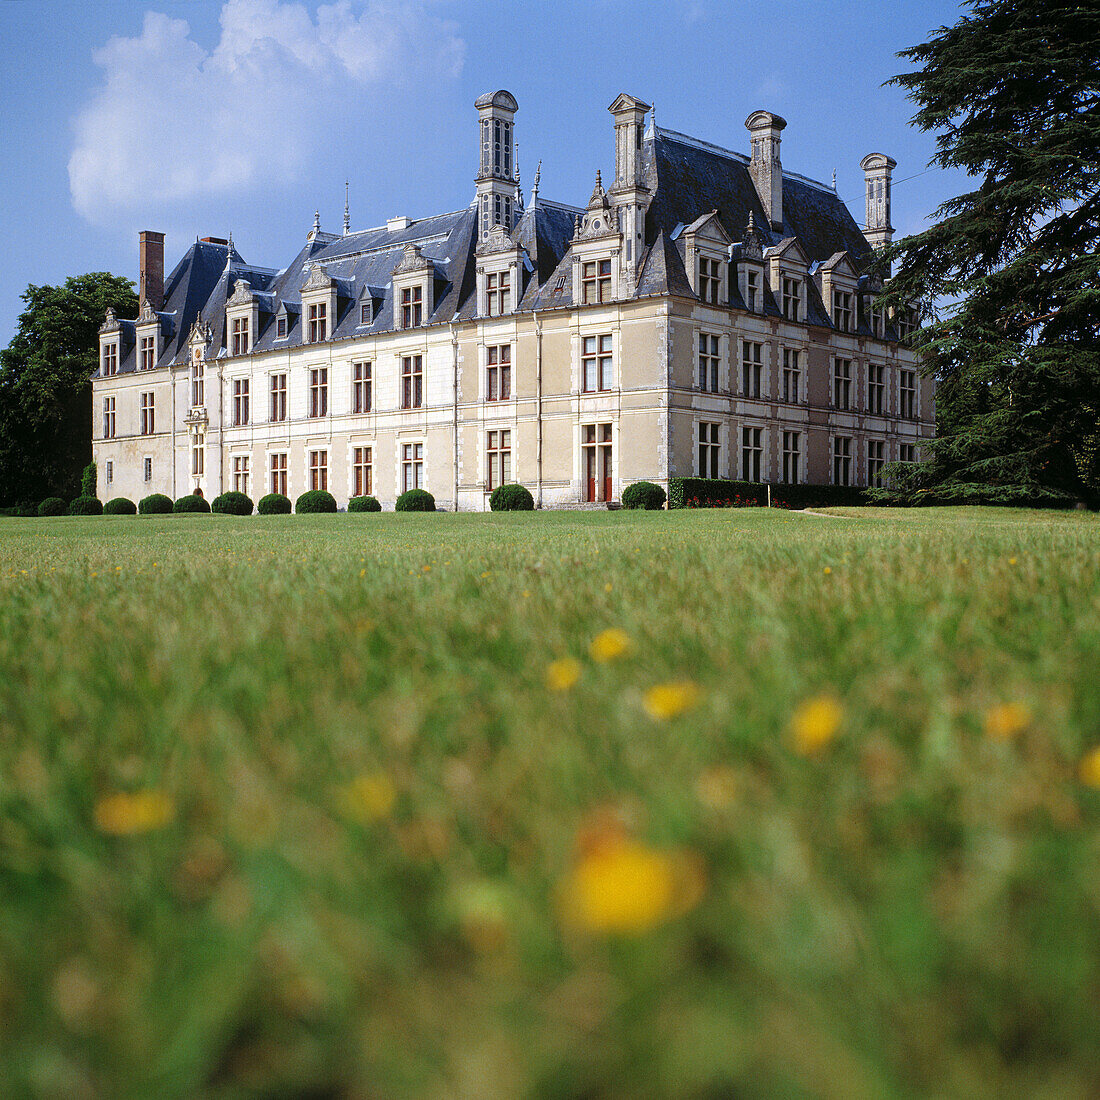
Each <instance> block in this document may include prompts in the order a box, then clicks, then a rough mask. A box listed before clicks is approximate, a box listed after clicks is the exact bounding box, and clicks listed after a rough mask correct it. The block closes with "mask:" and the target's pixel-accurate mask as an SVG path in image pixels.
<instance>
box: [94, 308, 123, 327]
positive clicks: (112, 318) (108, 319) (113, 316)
mask: <svg viewBox="0 0 1100 1100" xmlns="http://www.w3.org/2000/svg"><path fill="white" fill-rule="evenodd" d="M121 328H122V325H120V324H119V321H118V314H117V313H115V311H114V310H113V309H112V308H111V307H110V306H108V307H107V312H106V314H105V319H104V321H103V324H102V325H100V326H99V331H100V332H118V331H119V330H120V329H121Z"/></svg>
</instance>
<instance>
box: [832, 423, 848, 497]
mask: <svg viewBox="0 0 1100 1100" xmlns="http://www.w3.org/2000/svg"><path fill="white" fill-rule="evenodd" d="M833 484H834V485H851V484H852V440H851V437H850V436H846V435H838V436H835V437H834V438H833Z"/></svg>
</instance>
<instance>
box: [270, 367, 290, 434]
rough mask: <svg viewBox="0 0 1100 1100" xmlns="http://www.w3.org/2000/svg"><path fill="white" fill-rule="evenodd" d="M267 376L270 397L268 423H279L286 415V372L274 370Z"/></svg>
mask: <svg viewBox="0 0 1100 1100" xmlns="http://www.w3.org/2000/svg"><path fill="white" fill-rule="evenodd" d="M268 378H270V379H271V381H270V383H269V384H268V395H269V397H270V404H269V407H268V412H269V418H268V423H269V424H281V423H283V422H284V421H285V420H286V415H287V372H286V371H276V372H275V373H274V374H269V375H268ZM280 381H281V383H282V384H281V385H280V384H279V383H280ZM280 414H281V415H280Z"/></svg>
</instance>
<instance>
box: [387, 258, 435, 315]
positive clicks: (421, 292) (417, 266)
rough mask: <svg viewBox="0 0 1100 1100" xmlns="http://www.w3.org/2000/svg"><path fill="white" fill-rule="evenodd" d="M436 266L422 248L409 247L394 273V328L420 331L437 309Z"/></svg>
mask: <svg viewBox="0 0 1100 1100" xmlns="http://www.w3.org/2000/svg"><path fill="white" fill-rule="evenodd" d="M434 297H435V265H434V264H433V263H432V261H431V260H429V259H428V258H427V257H426V256H425V255H424V253H423V252H422V251H421V249H420V246H419V245H415V244H407V245H405V249H404V251H403V252H402V254H401V259H400V260H399V261H398V264H397V266H396V267H395V268H394V269H393V327H394V328H395V329H410V328H419V327H420V326H421V325H425V324H427V323H428V319H429V318H430V317H431V315H432V310H433V309H434V307H435V303H434Z"/></svg>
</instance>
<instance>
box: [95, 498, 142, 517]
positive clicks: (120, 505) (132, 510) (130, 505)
mask: <svg viewBox="0 0 1100 1100" xmlns="http://www.w3.org/2000/svg"><path fill="white" fill-rule="evenodd" d="M103 514H104V515H105V516H133V515H136V514H137V505H136V504H135V503H134V502H133V501H132V500H130V499H129V498H128V497H115V498H114V500H109V501H107V503H106V504H104V505H103Z"/></svg>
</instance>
